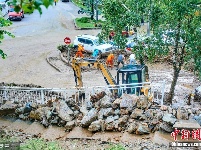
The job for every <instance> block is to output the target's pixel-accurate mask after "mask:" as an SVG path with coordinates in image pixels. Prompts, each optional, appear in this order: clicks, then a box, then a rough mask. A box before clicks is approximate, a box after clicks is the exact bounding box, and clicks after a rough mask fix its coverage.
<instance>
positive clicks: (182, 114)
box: [176, 107, 189, 120]
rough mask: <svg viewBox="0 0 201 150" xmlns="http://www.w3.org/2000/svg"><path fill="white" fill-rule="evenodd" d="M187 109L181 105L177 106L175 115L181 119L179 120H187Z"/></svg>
mask: <svg viewBox="0 0 201 150" xmlns="http://www.w3.org/2000/svg"><path fill="white" fill-rule="evenodd" d="M188 114H189V113H188V110H186V109H185V108H183V107H181V108H180V107H179V108H178V109H177V113H176V117H177V119H181V120H188V119H189V116H188Z"/></svg>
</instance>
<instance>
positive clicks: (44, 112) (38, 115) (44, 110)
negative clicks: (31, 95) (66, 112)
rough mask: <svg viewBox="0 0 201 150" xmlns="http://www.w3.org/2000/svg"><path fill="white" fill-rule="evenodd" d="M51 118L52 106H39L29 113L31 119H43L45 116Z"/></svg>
mask: <svg viewBox="0 0 201 150" xmlns="http://www.w3.org/2000/svg"><path fill="white" fill-rule="evenodd" d="M44 117H45V118H46V119H49V118H50V117H51V108H50V107H39V108H38V109H37V110H32V111H31V112H30V113H29V118H30V119H36V120H43V118H44Z"/></svg>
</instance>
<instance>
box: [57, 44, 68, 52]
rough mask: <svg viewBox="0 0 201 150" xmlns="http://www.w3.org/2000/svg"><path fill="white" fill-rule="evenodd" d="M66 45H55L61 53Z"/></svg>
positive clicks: (64, 50) (65, 49) (66, 48)
mask: <svg viewBox="0 0 201 150" xmlns="http://www.w3.org/2000/svg"><path fill="white" fill-rule="evenodd" d="M68 47H69V46H68V45H59V46H57V49H58V50H59V51H60V52H61V53H63V52H66V51H67V50H68Z"/></svg>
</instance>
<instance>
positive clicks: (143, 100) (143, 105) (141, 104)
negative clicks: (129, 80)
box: [137, 95, 149, 109]
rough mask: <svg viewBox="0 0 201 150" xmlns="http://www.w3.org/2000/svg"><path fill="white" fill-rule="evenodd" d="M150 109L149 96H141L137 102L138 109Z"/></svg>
mask: <svg viewBox="0 0 201 150" xmlns="http://www.w3.org/2000/svg"><path fill="white" fill-rule="evenodd" d="M148 107H149V100H148V97H147V96H144V95H140V96H139V99H138V100H137V108H139V109H147V108H148Z"/></svg>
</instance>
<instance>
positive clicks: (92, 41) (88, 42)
mask: <svg viewBox="0 0 201 150" xmlns="http://www.w3.org/2000/svg"><path fill="white" fill-rule="evenodd" d="M78 44H81V45H83V46H84V50H85V51H87V52H89V53H93V51H94V50H95V49H98V50H99V52H101V53H102V54H105V53H110V52H112V51H113V50H114V49H115V47H114V46H113V45H111V44H107V43H105V42H103V43H100V42H99V38H98V37H97V36H93V35H88V34H83V35H78V36H76V38H75V40H74V42H73V45H74V48H76V47H77V46H78Z"/></svg>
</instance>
